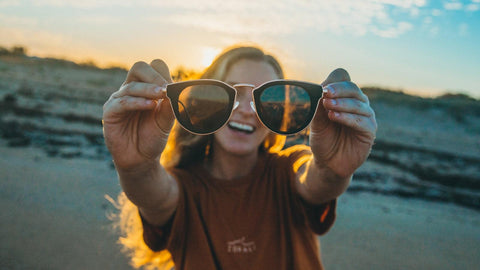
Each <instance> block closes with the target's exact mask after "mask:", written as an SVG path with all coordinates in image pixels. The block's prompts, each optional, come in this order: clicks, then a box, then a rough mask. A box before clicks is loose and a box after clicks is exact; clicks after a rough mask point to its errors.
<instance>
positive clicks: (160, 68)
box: [150, 59, 173, 83]
mask: <svg viewBox="0 0 480 270" xmlns="http://www.w3.org/2000/svg"><path fill="white" fill-rule="evenodd" d="M150 66H152V67H153V69H155V70H156V71H157V72H158V73H159V74H160V75H161V76H162V77H163V78H164V79H165V80H166V81H167V82H168V83H171V82H173V80H172V76H171V75H170V70H169V69H168V66H167V64H166V63H165V62H164V61H162V60H160V59H155V60H153V61H152V62H151V63H150Z"/></svg>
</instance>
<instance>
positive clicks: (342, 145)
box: [103, 47, 376, 269]
mask: <svg viewBox="0 0 480 270" xmlns="http://www.w3.org/2000/svg"><path fill="white" fill-rule="evenodd" d="M202 78H208V79H217V80H220V81H223V82H225V83H227V84H229V85H232V86H233V87H234V88H235V90H236V92H237V96H236V99H235V101H237V102H238V106H237V107H236V108H235V109H233V112H232V115H231V116H230V118H229V120H228V122H227V123H226V124H225V125H224V126H223V127H221V128H220V129H218V130H217V131H215V132H214V133H213V134H210V135H203V136H202V135H195V134H192V133H190V132H188V131H186V130H185V129H184V128H183V127H182V126H180V125H178V124H176V125H174V120H175V116H174V113H173V111H172V107H171V104H170V99H168V98H167V97H166V91H165V89H166V86H167V85H168V84H170V83H172V80H171V77H170V74H169V70H168V67H167V65H166V64H165V63H164V62H163V61H161V60H154V61H153V62H152V63H151V64H146V63H142V62H139V63H136V64H135V65H134V66H133V67H132V68H131V70H130V71H129V72H128V75H127V78H126V80H125V83H124V84H123V85H122V86H121V88H120V89H119V90H118V91H117V92H115V93H114V94H112V96H111V97H110V99H109V100H108V101H107V102H106V103H105V105H104V114H103V123H104V136H105V141H106V145H107V147H108V149H109V151H110V152H111V154H112V157H113V160H114V163H115V166H116V170H117V172H118V176H119V179H120V183H121V186H122V188H123V191H124V193H125V195H126V197H127V198H128V199H125V198H124V199H123V203H122V208H123V209H122V215H121V217H122V221H121V222H122V224H123V228H124V229H126V237H125V238H122V240H121V241H122V243H123V244H124V245H125V246H126V247H127V248H129V249H130V250H131V251H132V252H133V253H132V256H133V263H134V265H136V266H140V265H143V264H146V265H157V266H159V267H167V266H168V267H170V266H171V265H173V264H174V265H175V268H176V269H322V263H321V260H320V256H319V246H318V242H317V240H316V237H315V234H323V233H325V232H326V231H327V230H328V229H329V228H330V227H331V225H332V224H333V221H334V218H335V205H336V198H337V197H338V196H340V195H341V194H342V193H343V192H344V191H345V190H346V188H347V187H348V184H349V182H350V179H351V177H352V174H353V172H354V171H355V170H356V169H357V168H358V167H359V166H360V165H361V164H362V163H363V162H364V161H365V159H366V158H367V156H368V154H369V152H370V149H371V146H372V144H373V141H374V138H375V132H376V122H375V115H374V112H373V110H372V109H371V107H370V105H369V102H368V98H367V97H366V96H365V95H364V94H363V93H362V92H361V90H360V89H359V88H358V87H357V86H356V85H355V84H354V83H352V82H350V78H349V75H348V73H347V72H346V71H345V70H343V69H337V70H335V71H333V72H332V73H331V74H330V75H329V76H328V78H327V79H326V80H325V81H324V82H323V83H322V85H323V96H322V99H321V100H320V101H319V102H318V108H317V110H316V112H315V115H314V116H313V120H312V121H311V123H310V135H309V140H310V147H307V146H295V147H291V148H287V149H284V150H281V149H282V148H283V144H284V142H285V137H284V136H280V135H277V134H275V133H273V132H272V131H270V129H268V128H266V127H265V126H264V125H263V124H262V123H261V122H260V121H259V119H258V117H257V113H256V111H255V110H256V109H257V108H255V107H253V106H252V104H253V101H252V91H253V89H254V88H255V87H258V86H259V85H262V84H263V83H265V82H269V81H272V80H276V79H282V78H283V71H282V69H281V67H280V65H279V64H278V62H277V61H276V60H275V59H274V58H273V57H271V56H269V55H266V54H264V53H263V51H261V50H260V49H258V48H252V47H237V48H233V49H230V50H228V51H226V52H224V53H223V54H222V55H220V56H219V57H218V58H217V59H216V60H215V61H214V63H213V64H212V65H211V66H210V67H209V68H208V69H207V70H206V72H205V73H204V74H203V76H202ZM178 110H179V109H177V111H178ZM172 126H173V129H172ZM160 157H161V162H159V161H160ZM130 202H131V203H130ZM132 203H133V204H132ZM139 236H142V237H140V239H138V237H139ZM135 237H137V239H135ZM145 244H146V246H145ZM147 247H148V248H147ZM154 251H155V252H156V253H154ZM170 255H171V258H170ZM172 263H173V264H172Z"/></svg>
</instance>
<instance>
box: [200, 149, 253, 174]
mask: <svg viewBox="0 0 480 270" xmlns="http://www.w3.org/2000/svg"><path fill="white" fill-rule="evenodd" d="M258 156H259V152H258V150H257V151H255V152H253V153H250V154H246V155H233V154H231V153H227V152H225V151H223V149H221V148H219V149H215V151H213V153H212V155H211V156H210V157H209V158H207V159H206V162H205V167H206V169H207V170H209V171H210V174H212V175H213V176H214V177H215V178H217V179H225V180H233V181H234V180H235V179H239V178H242V177H243V176H245V175H247V174H249V173H250V172H251V171H252V170H253V169H254V168H255V165H256V164H257V162H258Z"/></svg>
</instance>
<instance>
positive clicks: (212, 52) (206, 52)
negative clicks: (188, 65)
mask: <svg viewBox="0 0 480 270" xmlns="http://www.w3.org/2000/svg"><path fill="white" fill-rule="evenodd" d="M220 52H221V50H220V49H216V48H212V47H205V48H203V49H202V67H204V68H206V67H208V66H210V64H212V62H213V60H215V57H217V55H218V54H219V53H220Z"/></svg>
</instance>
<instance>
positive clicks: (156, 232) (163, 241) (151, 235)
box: [139, 211, 175, 251]
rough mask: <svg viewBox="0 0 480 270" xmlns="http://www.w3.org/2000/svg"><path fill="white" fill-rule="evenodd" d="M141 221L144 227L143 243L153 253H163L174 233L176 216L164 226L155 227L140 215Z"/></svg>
mask: <svg viewBox="0 0 480 270" xmlns="http://www.w3.org/2000/svg"><path fill="white" fill-rule="evenodd" d="M139 214H140V219H141V220H142V225H143V241H145V244H146V245H147V246H148V247H149V248H150V249H151V250H152V251H161V250H164V249H165V248H166V247H167V244H168V240H169V237H170V233H171V231H172V224H173V219H174V217H175V214H173V215H172V217H171V218H170V219H169V220H168V221H167V223H165V225H163V226H155V225H152V224H150V223H148V221H147V220H145V218H144V217H143V216H142V214H141V213H140V211H139Z"/></svg>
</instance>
